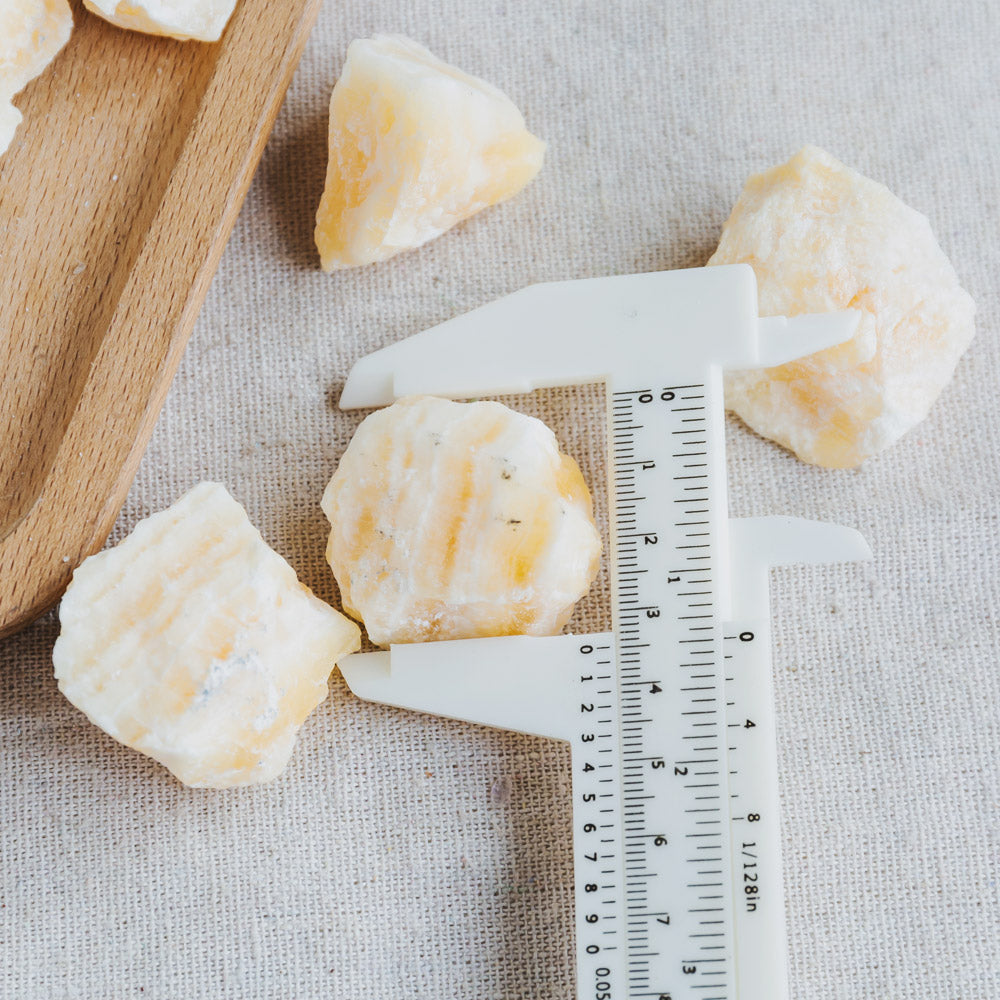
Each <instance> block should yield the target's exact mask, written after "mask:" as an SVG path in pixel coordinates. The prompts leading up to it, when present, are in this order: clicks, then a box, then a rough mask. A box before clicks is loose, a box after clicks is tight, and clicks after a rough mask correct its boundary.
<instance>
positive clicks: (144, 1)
mask: <svg viewBox="0 0 1000 1000" xmlns="http://www.w3.org/2000/svg"><path fill="white" fill-rule="evenodd" d="M83 2H84V5H85V6H86V8H87V9H88V10H90V11H93V12H94V13H95V14H98V15H100V16H101V17H103V18H104V19H105V20H107V21H110V22H111V23H112V24H114V25H117V26H118V27H119V28H131V29H132V30H133V31H143V32H145V33H146V34H149V35H167V36H169V37H170V38H177V39H179V40H180V41H182V42H183V41H197V42H217V41H218V40H219V38H221V37H222V30H223V28H225V26H226V24H227V23H228V22H229V18H230V17H231V16H232V13H233V10H234V9H235V7H236V0H132V2H129V0H83Z"/></svg>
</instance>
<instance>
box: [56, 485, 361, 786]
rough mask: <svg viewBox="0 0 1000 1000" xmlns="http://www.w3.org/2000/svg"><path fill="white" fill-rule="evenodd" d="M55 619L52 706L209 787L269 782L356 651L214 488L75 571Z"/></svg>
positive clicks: (355, 632)
mask: <svg viewBox="0 0 1000 1000" xmlns="http://www.w3.org/2000/svg"><path fill="white" fill-rule="evenodd" d="M59 617H60V621H61V624H62V631H61V633H60V635H59V638H58V640H57V641H56V644H55V648H54V650H53V654H52V657H53V661H54V662H55V674H56V679H57V680H58V682H59V688H60V690H61V691H62V692H63V694H65V695H66V697H67V698H69V700H70V701H71V702H73V704H74V705H76V706H77V708H79V709H80V710H81V711H83V712H85V713H86V715H87V716H88V717H89V718H90V720H91V721H92V722H94V723H95V724H96V725H98V726H100V727H101V728H102V729H103V730H104V731H105V732H107V733H109V734H110V735H111V736H113V737H114V738H115V739H116V740H119V741H121V742H122V743H124V744H126V745H127V746H130V747H134V748H135V749H136V750H139V751H141V752H142V753H144V754H147V755H148V756H150V757H152V758H154V759H155V760H158V761H159V762H160V763H161V764H164V765H165V766H166V767H168V768H169V769H170V771H172V772H173V774H174V775H176V776H177V778H179V779H180V780H181V781H182V782H184V783H185V784H187V785H194V786H200V787H210V788H226V787H229V786H232V785H249V784H257V783H259V782H262V781H268V780H270V779H271V778H273V777H275V776H276V775H277V774H279V773H280V772H281V771H282V770H283V769H284V767H285V764H286V763H287V762H288V758H289V756H290V755H291V752H292V747H293V745H294V743H295V736H296V734H297V732H298V730H299V727H300V726H301V725H302V722H303V721H304V720H305V718H306V716H307V715H308V714H309V713H310V712H311V711H312V710H313V708H315V707H316V706H317V705H318V704H319V703H320V702H321V701H322V700H323V699H324V698H325V697H326V695H327V679H328V677H329V675H330V672H331V671H332V670H333V667H334V665H335V663H336V661H337V660H338V659H339V658H340V657H341V656H344V655H345V654H347V653H350V652H354V651H355V650H357V649H358V648H359V646H360V639H361V634H360V631H359V629H358V627H357V626H356V625H355V624H354V623H353V622H351V621H349V620H348V619H347V618H345V617H344V616H343V615H341V614H339V613H338V612H337V611H334V610H333V608H331V607H329V606H327V605H326V604H324V603H323V602H322V601H320V600H319V599H318V598H316V597H314V596H313V594H312V593H311V592H310V591H309V589H308V588H307V587H305V586H303V585H302V584H301V583H299V581H298V579H297V578H296V576H295V571H294V570H293V569H292V568H291V566H289V565H288V563H286V562H285V560H284V559H282V558H281V556H279V555H278V554H277V553H276V552H274V551H273V550H272V549H270V548H269V547H268V546H267V544H266V543H265V542H264V540H263V539H262V538H261V536H260V533H259V532H258V531H257V529H256V528H254V527H253V525H252V524H251V523H250V521H249V519H248V518H247V515H246V512H245V511H244V510H243V508H242V507H241V506H240V505H239V504H238V503H237V502H236V501H235V500H234V499H233V498H232V497H231V496H230V495H229V493H227V492H226V490H225V488H224V487H222V486H220V485H219V484H217V483H201V484H200V485H198V486H196V487H195V488H194V489H193V490H191V491H190V492H189V493H187V494H186V495H185V496H183V497H182V498H181V499H180V500H178V501H177V502H176V503H175V504H173V505H172V506H171V507H168V508H167V509H166V510H163V511H160V512H159V513H157V514H153V515H152V516H151V517H148V518H146V519H145V520H144V521H140V522H139V524H137V525H136V527H135V529H134V530H133V531H132V533H131V534H130V535H129V536H128V538H126V539H125V540H124V541H123V542H121V543H120V544H118V545H117V546H115V547H114V548H111V549H106V550H105V551H104V552H100V553H98V554H97V555H94V556H91V557H90V558H89V559H86V560H84V562H83V563H82V564H81V565H80V566H79V568H78V569H77V570H76V572H75V573H74V574H73V582H72V583H71V584H70V586H69V589H68V590H67V591H66V595H65V597H64V598H63V601H62V605H61V606H60V609H59Z"/></svg>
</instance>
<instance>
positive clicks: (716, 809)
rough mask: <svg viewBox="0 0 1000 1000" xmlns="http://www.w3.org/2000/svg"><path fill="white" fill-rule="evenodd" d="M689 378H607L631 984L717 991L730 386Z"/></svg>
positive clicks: (665, 990)
mask: <svg viewBox="0 0 1000 1000" xmlns="http://www.w3.org/2000/svg"><path fill="white" fill-rule="evenodd" d="M683 374H686V375H687V376H688V377H687V378H682V379H681V380H680V382H679V383H675V382H670V383H668V384H666V385H664V384H662V383H658V384H655V385H649V384H647V385H645V386H640V387H636V388H628V389H625V388H618V387H617V385H616V382H617V380H615V379H612V381H611V384H610V385H609V387H608V400H609V405H610V407H611V419H610V422H609V434H610V436H611V441H610V448H609V451H610V456H611V468H610V474H611V476H612V479H613V490H612V496H613V499H614V514H613V524H612V532H613V540H614V541H613V546H614V547H613V550H612V561H613V564H614V566H615V576H616V583H617V586H616V588H615V589H616V601H615V611H616V615H615V618H614V624H613V630H614V632H615V634H616V636H617V637H618V666H619V682H618V688H619V690H618V701H619V717H620V720H621V740H620V746H621V749H620V755H621V772H622V790H621V799H622V813H623V818H624V821H623V825H624V829H623V843H622V846H623V850H622V855H623V858H624V899H625V906H626V914H625V940H626V944H627V963H626V972H627V984H626V985H627V988H628V991H629V993H628V995H630V996H633V997H654V998H659V997H663V996H670V997H671V998H679V997H680V996H681V995H682V993H683V991H684V989H685V987H687V992H688V993H689V994H690V995H693V996H701V997H704V998H705V1000H713V998H719V1000H723V998H729V997H731V996H733V989H732V985H733V967H732V957H733V952H732V933H731V931H732V928H731V913H730V910H731V907H730V905H729V901H728V900H727V899H725V898H724V897H725V893H726V891H727V887H728V886H729V885H730V884H731V879H730V876H729V871H728V869H729V866H730V861H729V857H730V851H729V825H730V824H729V799H728V778H729V775H728V770H729V768H728V766H727V763H726V761H727V745H726V743H725V741H726V738H727V732H726V704H725V702H726V694H725V681H724V678H725V671H724V668H723V664H724V653H723V649H722V641H723V640H722V635H721V624H722V623H721V620H720V601H719V584H720V578H719V563H720V560H719V558H718V556H719V552H718V548H719V544H720V535H723V534H724V533H725V532H726V531H727V527H728V526H727V524H726V514H725V512H726V503H725V479H724V475H725V469H724V466H723V465H722V463H721V462H720V461H717V460H716V451H717V449H719V448H721V445H722V440H723V438H722V435H723V428H722V427H721V420H722V409H721V406H719V405H713V403H716V404H718V403H721V386H720V385H719V384H718V375H717V373H712V372H710V371H708V370H706V371H702V372H697V371H696V372H693V373H692V372H688V373H683ZM713 374H714V375H715V378H713V377H712V376H713ZM699 376H700V377H699ZM722 544H725V542H724V540H723V541H722ZM695 987H698V988H697V989H695Z"/></svg>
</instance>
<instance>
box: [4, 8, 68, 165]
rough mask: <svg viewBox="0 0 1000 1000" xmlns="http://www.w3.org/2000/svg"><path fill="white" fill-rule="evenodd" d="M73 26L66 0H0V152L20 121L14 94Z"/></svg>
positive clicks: (42, 65) (52, 55) (52, 54)
mask: <svg viewBox="0 0 1000 1000" xmlns="http://www.w3.org/2000/svg"><path fill="white" fill-rule="evenodd" d="M72 29H73V13H72V11H71V10H70V7H69V4H68V3H67V2H66V0H0V153H3V152H4V151H5V150H6V149H7V147H8V146H9V145H10V144H11V142H12V141H13V139H14V130H15V129H16V128H17V126H18V125H19V124H20V123H21V112H20V111H18V110H17V108H16V107H14V104H13V97H14V95H15V94H16V93H17V92H18V91H20V90H21V89H22V88H23V87H24V86H25V85H27V84H28V83H29V82H30V81H31V80H33V79H34V78H35V77H36V76H38V75H39V74H40V73H41V72H42V71H43V70H44V69H45V68H46V66H48V65H49V63H50V62H52V60H53V59H55V57H56V53H58V52H59V50H60V49H61V48H62V47H63V46H64V45H65V44H66V42H67V41H68V40H69V36H70V32H71V31H72Z"/></svg>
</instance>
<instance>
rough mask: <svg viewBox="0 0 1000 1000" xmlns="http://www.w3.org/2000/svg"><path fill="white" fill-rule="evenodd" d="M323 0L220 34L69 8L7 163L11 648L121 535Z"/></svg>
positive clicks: (3, 172)
mask: <svg viewBox="0 0 1000 1000" xmlns="http://www.w3.org/2000/svg"><path fill="white" fill-rule="evenodd" d="M319 3H320V0H239V2H238V4H237V7H236V12H235V13H234V15H233V18H232V20H231V21H230V23H229V26H228V27H227V29H226V31H225V33H224V35H223V37H222V40H221V41H220V42H218V43H216V44H214V45H206V44H204V43H200V42H175V41H172V40H170V39H164V38H155V37H152V36H148V35H141V34H138V33H136V32H130V31H122V30H120V29H118V28H114V27H113V26H111V25H110V24H108V23H107V22H105V21H103V20H101V19H100V18H98V17H97V16H95V15H93V14H90V13H88V12H87V11H85V10H84V8H83V5H82V3H80V2H79V0H77V2H74V4H73V19H74V22H75V25H74V28H73V34H72V36H71V38H70V40H69V42H68V44H67V45H66V47H65V48H64V49H63V50H62V52H60V53H59V55H58V56H57V57H56V60H55V62H54V63H53V64H52V65H51V66H50V67H49V69H48V70H47V71H46V72H45V73H44V74H43V75H42V76H41V77H39V78H38V79H37V80H35V81H34V82H33V83H31V84H29V85H28V87H27V88H26V90H25V91H24V92H22V93H21V95H20V96H19V97H18V98H17V99H16V103H17V105H18V106H19V107H20V109H21V110H22V112H23V114H24V122H23V123H22V124H21V125H20V127H19V128H18V131H17V134H16V135H15V137H14V141H13V143H12V144H11V147H10V149H9V150H8V151H7V153H6V154H4V155H3V156H0V255H2V257H0V274H2V276H3V279H2V286H3V294H2V295H0V636H3V635H6V634H8V633H10V632H13V631H15V630H16V629H18V628H20V627H21V626H23V625H25V624H27V623H28V622H29V621H31V620H32V619H33V618H35V617H37V616H38V615H39V614H41V613H42V612H43V611H45V610H46V609H47V608H48V607H50V606H51V605H52V604H53V603H54V602H55V601H56V600H57V599H58V598H59V595H60V594H61V593H62V591H63V589H64V588H65V586H66V584H67V583H68V582H69V578H70V575H71V573H72V571H73V569H74V567H75V566H77V565H78V564H79V563H80V561H81V560H82V559H83V558H85V557H86V556H88V555H90V554H91V553H92V552H95V551H97V550H98V549H99V548H101V546H102V545H103V544H104V541H105V539H106V538H107V536H108V533H109V532H110V530H111V527H112V525H113V524H114V521H115V517H116V516H117V514H118V512H119V510H120V509H121V505H122V503H123V501H124V499H125V494H126V493H127V491H128V488H129V485H130V484H131V482H132V479H133V477H134V475H135V471H136V468H137V466H138V464H139V460H140V458H141V457H142V453H143V451H144V450H145V447H146V444H147V442H148V441H149V437H150V434H151V433H152V430H153V425H154V424H155V422H156V418H157V415H158V413H159V411H160V407H161V406H162V404H163V400H164V397H165V396H166V392H167V389H168V387H169V385H170V381H171V379H172V377H173V374H174V372H175V370H176V368H177V365H178V362H179V361H180V358H181V354H182V352H183V350H184V345H185V344H186V342H187V339H188V337H189V335H190V333H191V328H192V326H193V324H194V320H195V317H196V315H197V313H198V310H199V308H200V306H201V303H202V301H203V299H204V297H205V293H206V291H207V289H208V285H209V282H210V281H211V278H212V275H213V273H214V271H215V269H216V266H217V265H218V262H219V257H220V256H221V254H222V249H223V247H224V245H225V243H226V240H227V238H228V236H229V233H230V231H231V229H232V227H233V223H234V222H235V221H236V215H237V213H238V211H239V207H240V204H241V203H242V201H243V197H244V195H245V193H246V190H247V187H248V185H249V183H250V178H251V177H252V175H253V171H254V168H255V167H256V165H257V161H258V159H259V158H260V154H261V152H262V150H263V148H264V143H265V141H266V139H267V136H268V133H269V132H270V130H271V125H272V124H273V121H274V117H275V115H276V114H277V111H278V107H279V106H280V104H281V100H282V98H283V96H284V93H285V90H286V89H287V87H288V84H289V82H290V80H291V76H292V72H293V71H294V69H295V66H296V64H297V63H298V60H299V56H300V55H301V52H302V48H303V46H304V45H305V41H306V38H307V36H308V34H309V31H310V30H311V28H312V26H313V23H314V22H315V19H316V14H317V13H318V10H319Z"/></svg>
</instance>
